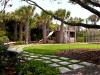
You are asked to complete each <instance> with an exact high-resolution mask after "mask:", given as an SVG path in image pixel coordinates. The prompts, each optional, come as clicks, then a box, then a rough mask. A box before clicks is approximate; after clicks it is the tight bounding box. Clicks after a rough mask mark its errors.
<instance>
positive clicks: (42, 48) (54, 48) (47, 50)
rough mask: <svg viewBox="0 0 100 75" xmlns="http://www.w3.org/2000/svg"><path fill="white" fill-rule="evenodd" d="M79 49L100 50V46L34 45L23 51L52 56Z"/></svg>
mask: <svg viewBox="0 0 100 75" xmlns="http://www.w3.org/2000/svg"><path fill="white" fill-rule="evenodd" d="M77 48H82V49H83V48H86V49H97V48H98V49H100V45H99V44H98V45H97V44H40V45H32V46H28V47H25V48H24V49H23V50H24V51H27V52H32V53H36V54H50V55H52V54H54V53H55V52H58V51H62V50H70V49H77Z"/></svg>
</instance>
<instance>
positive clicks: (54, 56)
mask: <svg viewBox="0 0 100 75" xmlns="http://www.w3.org/2000/svg"><path fill="white" fill-rule="evenodd" d="M50 57H53V58H56V57H58V56H53V55H50Z"/></svg>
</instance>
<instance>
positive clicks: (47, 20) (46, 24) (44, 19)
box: [40, 11, 52, 44]
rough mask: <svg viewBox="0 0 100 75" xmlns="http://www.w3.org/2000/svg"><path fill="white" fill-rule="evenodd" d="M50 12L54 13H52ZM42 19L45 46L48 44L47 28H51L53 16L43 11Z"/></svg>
mask: <svg viewBox="0 0 100 75" xmlns="http://www.w3.org/2000/svg"><path fill="white" fill-rule="evenodd" d="M48 12H50V13H52V12H51V11H48ZM40 19H41V20H40V21H41V25H42V31H43V32H42V33H43V43H44V44H45V43H46V42H47V38H46V36H47V28H49V25H50V19H51V16H50V15H48V14H46V13H45V12H44V11H42V12H41V17H40Z"/></svg>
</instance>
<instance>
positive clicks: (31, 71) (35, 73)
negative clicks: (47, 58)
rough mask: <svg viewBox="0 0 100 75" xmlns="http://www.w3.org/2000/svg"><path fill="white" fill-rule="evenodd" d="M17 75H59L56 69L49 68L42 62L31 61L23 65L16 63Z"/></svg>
mask: <svg viewBox="0 0 100 75" xmlns="http://www.w3.org/2000/svg"><path fill="white" fill-rule="evenodd" d="M16 70H17V72H18V75H60V72H59V70H58V69H57V68H54V67H50V66H48V65H47V64H46V63H44V62H42V61H36V60H31V61H28V62H25V63H17V65H16Z"/></svg>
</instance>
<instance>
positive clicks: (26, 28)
mask: <svg viewBox="0 0 100 75" xmlns="http://www.w3.org/2000/svg"><path fill="white" fill-rule="evenodd" d="M28 40H29V20H28V19H26V22H25V42H26V44H28Z"/></svg>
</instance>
